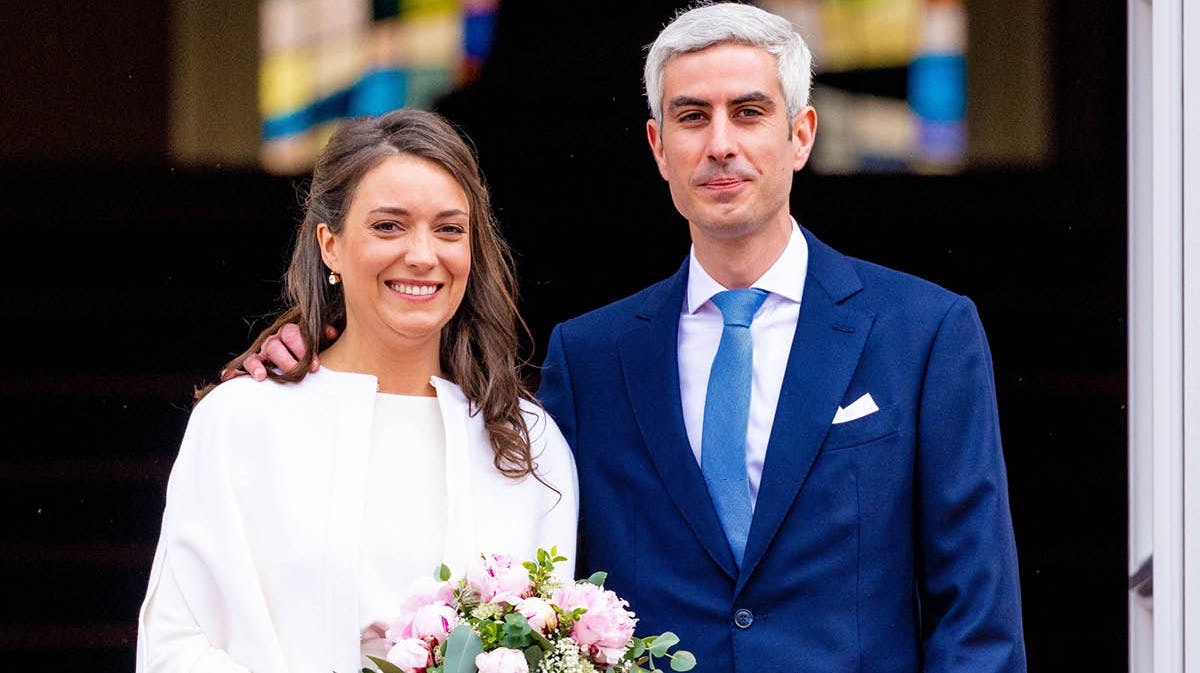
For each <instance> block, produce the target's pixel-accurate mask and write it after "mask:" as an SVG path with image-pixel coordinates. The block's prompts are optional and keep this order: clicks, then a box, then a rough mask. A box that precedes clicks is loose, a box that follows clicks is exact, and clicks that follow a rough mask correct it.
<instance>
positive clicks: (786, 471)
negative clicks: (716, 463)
mask: <svg viewBox="0 0 1200 673" xmlns="http://www.w3.org/2000/svg"><path fill="white" fill-rule="evenodd" d="M804 234H805V236H806V237H807V239H808V248H809V259H808V275H807V278H806V279H805V282H804V296H803V297H802V299H801V303H800V317H799V320H797V323H796V333H795V336H794V337H793V338H792V348H791V352H790V353H789V355H788V362H787V368H786V370H785V371H784V376H783V387H782V389H781V390H780V394H779V405H778V407H776V410H775V420H774V422H773V423H772V426H771V438H770V440H769V441H768V443H767V455H766V462H765V464H764V465H763V475H762V481H761V483H760V485H759V492H758V500H757V502H756V505H755V510H754V520H753V522H752V523H751V526H750V537H749V540H748V541H747V543H746V555H745V557H744V558H743V563H742V568H741V572H740V574H739V577H738V585H737V589H736V592H740V591H741V589H742V587H743V586H744V585H745V583H746V581H747V580H748V579H749V578H750V576H751V575H752V574H753V572H754V568H755V567H756V566H757V565H758V563H759V561H761V560H762V557H763V555H764V554H765V553H766V551H767V549H768V547H769V546H770V544H771V541H772V539H773V538H774V537H775V534H776V533H777V532H778V530H779V527H780V525H781V524H782V522H783V519H784V517H785V516H787V513H788V511H789V510H790V509H791V507H792V503H793V502H795V500H796V496H797V495H798V494H799V493H800V491H801V489H803V487H804V483H805V480H806V479H807V477H808V473H809V471H810V469H811V468H812V465H813V462H814V461H815V460H816V457H817V453H818V452H819V450H820V448H821V444H822V443H823V442H824V441H825V435H826V433H827V432H828V430H829V425H830V422H831V421H832V420H833V415H834V412H835V411H836V410H837V407H838V404H840V403H841V401H842V398H843V396H844V395H845V392H846V388H847V387H848V386H849V385H850V379H851V377H853V375H854V371H855V369H856V368H857V366H858V360H859V357H860V356H861V355H862V350H863V346H864V344H865V343H866V340H867V334H868V332H869V331H870V329H871V324H872V322H873V321H874V316H873V315H872V314H870V313H865V312H862V311H859V310H856V309H853V308H850V307H848V306H845V305H843V304H842V302H844V301H845V300H846V299H847V298H849V297H850V296H852V295H853V294H855V293H857V292H858V291H859V290H861V289H862V284H861V282H860V281H859V279H858V275H857V274H856V273H855V272H854V269H853V268H852V267H851V266H850V264H849V263H848V262H847V261H846V259H845V258H844V257H842V256H841V255H840V254H838V253H837V252H835V251H834V250H833V249H831V248H829V247H828V246H826V245H825V244H823V243H821V242H820V241H818V240H817V239H816V238H814V237H813V236H812V235H811V234H809V233H808V231H807V230H805V231H804ZM814 525H819V522H814ZM735 595H736V593H735Z"/></svg>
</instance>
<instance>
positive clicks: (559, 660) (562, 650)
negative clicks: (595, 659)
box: [538, 638, 599, 673]
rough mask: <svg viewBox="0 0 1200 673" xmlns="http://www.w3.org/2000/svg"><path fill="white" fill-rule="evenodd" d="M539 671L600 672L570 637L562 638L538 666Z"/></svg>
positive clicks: (563, 672)
mask: <svg viewBox="0 0 1200 673" xmlns="http://www.w3.org/2000/svg"><path fill="white" fill-rule="evenodd" d="M538 672H539V673H599V672H598V671H597V670H596V667H595V666H593V665H592V662H590V661H588V660H587V658H585V657H584V656H583V655H581V654H580V652H579V648H578V647H576V646H575V642H574V641H573V640H571V639H570V638H560V639H558V640H557V641H555V643H554V649H553V650H550V651H549V652H547V653H546V656H544V657H543V658H542V663H541V665H539V666H538Z"/></svg>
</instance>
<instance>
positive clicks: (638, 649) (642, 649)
mask: <svg viewBox="0 0 1200 673" xmlns="http://www.w3.org/2000/svg"><path fill="white" fill-rule="evenodd" d="M645 653H646V641H644V640H642V639H641V638H634V639H633V649H631V650H630V651H629V658H630V659H637V658H638V657H640V656H642V655H643V654H645Z"/></svg>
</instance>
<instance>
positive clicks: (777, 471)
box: [538, 230, 1025, 673]
mask: <svg viewBox="0 0 1200 673" xmlns="http://www.w3.org/2000/svg"><path fill="white" fill-rule="evenodd" d="M804 235H805V236H806V238H807V240H808V247H809V262H808V277H807V278H806V279H805V282H804V296H803V301H802V303H801V307H800V317H799V320H798V323H797V326H796V334H795V337H794V340H793V344H792V351H791V354H790V356H789V358H788V364H787V370H786V372H785V375H784V380H783V388H782V391H781V393H780V398H779V405H778V408H777V411H776V415H775V420H774V425H773V427H772V431H771V437H770V441H769V443H768V446H767V454H766V463H765V465H764V468H763V475H762V482H761V486H760V490H759V494H758V500H757V504H756V509H755V512H754V520H753V523H752V525H751V529H750V537H749V541H748V543H747V546H746V552H745V559H744V562H743V564H742V566H741V568H740V569H739V568H738V566H737V564H736V563H735V562H734V558H733V555H732V553H731V552H730V549H729V546H728V543H727V542H726V540H725V536H724V534H723V532H722V529H721V523H720V521H719V519H718V518H717V514H716V511H715V509H714V507H713V504H712V500H711V498H710V497H709V494H708V491H707V488H706V486H705V482H704V478H703V476H702V475H701V473H700V469H699V466H698V465H697V463H696V459H695V457H694V456H693V454H692V451H691V448H690V446H689V444H688V439H687V434H686V430H685V428H684V421H683V413H682V409H681V402H680V391H679V370H678V362H677V349H676V341H677V330H678V325H679V315H680V311H681V309H682V307H683V302H684V293H685V289H686V286H687V264H686V263H685V264H684V265H683V267H682V268H681V269H680V270H679V272H677V273H676V274H675V275H674V276H672V277H671V278H668V279H667V280H665V281H663V282H660V283H658V284H656V285H653V286H651V287H649V288H647V289H645V290H643V291H641V292H639V293H637V294H635V295H633V296H631V297H628V298H626V299H622V300H620V301H618V302H616V303H614V304H611V305H609V306H606V307H603V308H600V309H598V310H595V311H592V312H590V313H588V314H586V315H583V316H580V317H578V318H575V319H573V320H569V321H567V322H565V323H562V324H560V325H558V326H557V327H555V329H554V332H553V334H552V335H551V337H550V343H549V346H548V351H547V356H546V362H545V366H544V369H543V371H542V384H541V387H540V389H539V391H538V397H539V398H540V400H541V401H542V403H543V404H544V405H545V406H546V408H547V409H548V410H549V411H550V413H551V414H552V415H553V416H554V418H555V419H556V420H557V422H558V424H559V426H560V428H561V429H562V431H563V434H564V435H565V436H566V438H567V441H568V442H569V443H570V445H571V447H572V448H573V450H574V452H575V459H576V461H577V464H578V467H579V481H580V496H581V512H580V557H579V559H578V561H579V563H578V571H579V573H580V574H581V575H583V576H586V573H588V572H591V571H593V570H606V571H608V572H609V573H610V574H609V581H608V586H609V588H611V589H613V590H615V591H616V592H617V593H619V594H620V595H622V596H624V597H626V598H628V599H629V601H630V603H631V608H632V609H633V610H634V611H636V612H637V614H638V617H639V618H640V623H639V624H638V633H640V634H650V633H657V632H660V631H663V630H673V631H675V632H676V633H677V634H678V635H679V636H680V638H681V639H682V640H683V643H682V645H681V647H684V648H685V649H690V650H692V651H693V652H694V653H695V654H696V656H697V658H698V659H699V661H700V665H699V667H698V669H697V670H699V671H703V672H712V673H715V672H718V671H721V672H723V671H736V672H738V673H764V672H769V671H788V672H792V671H804V672H806V673H825V672H828V673H834V672H836V673H849V672H855V673H884V672H888V673H891V672H900V671H938V672H942V671H946V672H949V671H956V672H958V671H961V672H963V673H967V672H969V673H990V672H992V671H1024V670H1025V651H1024V641H1023V636H1022V630H1021V607H1020V590H1019V586H1018V576H1017V556H1016V549H1015V546H1014V543H1013V535H1012V523H1011V520H1010V516H1009V506H1008V488H1007V482H1006V477H1005V470H1004V459H1003V455H1002V453H1001V448H1000V435H999V426H998V421H997V415H996V395H995V388H994V383H993V376H992V363H991V355H990V353H989V351H988V346H987V342H986V339H985V337H984V333H983V328H982V326H981V325H980V322H979V319H978V316H977V314H976V311H975V307H974V305H973V304H972V303H971V302H970V300H968V299H967V298H965V297H962V296H959V295H955V294H953V293H950V292H948V291H946V290H944V289H942V288H939V287H937V286H936V285H933V284H931V283H928V282H926V281H923V280H920V279H918V278H914V277H912V276H909V275H906V274H903V273H900V272H897V271H893V270H889V269H885V268H883V267H880V266H877V265H874V264H870V263H867V262H863V261H861V260H856V259H852V258H848V257H844V256H842V255H841V254H839V253H837V252H836V251H834V250H833V249H831V248H829V247H828V246H826V245H825V244H823V243H821V242H820V241H818V240H817V239H816V238H815V237H813V236H812V234H811V233H809V232H808V231H807V230H805V231H804ZM864 393H870V394H871V396H872V398H873V399H874V400H875V402H876V403H877V404H878V406H879V411H877V412H875V413H873V414H870V415H868V416H865V417H862V418H860V419H858V420H854V421H850V422H847V423H842V424H836V425H834V424H831V421H832V420H833V417H834V413H835V412H836V410H837V408H838V406H839V405H841V406H845V405H848V404H849V403H850V402H852V401H854V400H856V399H858V398H859V397H860V396H862V395H863V394H864ZM662 666H663V667H665V663H664V664H662Z"/></svg>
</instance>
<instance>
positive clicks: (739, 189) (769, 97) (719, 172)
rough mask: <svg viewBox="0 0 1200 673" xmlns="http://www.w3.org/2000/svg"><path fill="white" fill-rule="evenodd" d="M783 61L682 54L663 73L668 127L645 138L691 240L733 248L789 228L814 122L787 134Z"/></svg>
mask: <svg viewBox="0 0 1200 673" xmlns="http://www.w3.org/2000/svg"><path fill="white" fill-rule="evenodd" d="M778 67H779V66H778V61H777V60H776V58H775V56H773V55H771V54H770V53H768V52H767V51H766V50H764V49H760V48H758V47H747V46H743V45H737V44H721V45H716V46H713V47H709V48H708V49H704V50H702V51H696V52H691V53H687V54H681V55H679V56H676V57H674V58H672V59H671V60H670V61H668V62H667V65H666V68H665V70H664V72H663V100H662V110H663V113H662V117H663V119H662V124H661V125H660V124H659V123H658V122H656V121H655V120H653V119H651V120H650V121H649V122H648V123H647V127H646V132H647V137H648V139H649V141H650V147H651V148H652V149H653V151H654V159H655V161H656V162H657V163H658V170H659V173H660V174H662V176H663V179H665V180H666V181H667V182H668V183H670V186H671V198H672V199H673V200H674V202H675V207H676V208H677V209H679V212H680V213H681V214H682V215H683V216H684V217H685V218H687V220H688V222H689V224H690V225H691V230H692V232H691V233H692V239H693V241H697V239H700V240H703V239H706V238H707V239H712V240H714V241H727V242H733V241H738V240H744V239H747V238H750V237H753V236H755V235H756V234H758V233H759V232H763V231H767V230H769V229H770V228H772V227H776V226H777V227H787V228H790V227H791V220H790V216H789V209H788V195H789V194H790V192H791V189H792V173H793V172H795V171H798V170H800V168H802V167H803V166H804V163H805V161H807V160H808V154H809V151H810V150H811V149H812V141H813V135H814V133H815V132H816V125H817V119H816V112H815V111H814V110H813V109H812V108H811V107H809V108H806V109H805V110H804V111H803V112H801V114H799V115H797V117H796V119H794V120H792V123H791V124H789V123H788V120H787V105H786V102H785V100H784V96H783V90H782V88H781V86H780V84H779V76H778Z"/></svg>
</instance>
